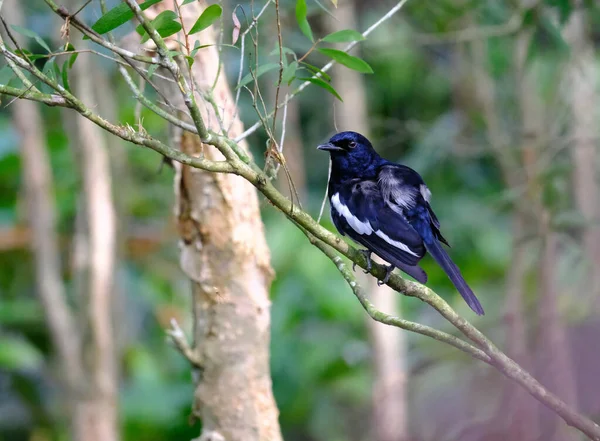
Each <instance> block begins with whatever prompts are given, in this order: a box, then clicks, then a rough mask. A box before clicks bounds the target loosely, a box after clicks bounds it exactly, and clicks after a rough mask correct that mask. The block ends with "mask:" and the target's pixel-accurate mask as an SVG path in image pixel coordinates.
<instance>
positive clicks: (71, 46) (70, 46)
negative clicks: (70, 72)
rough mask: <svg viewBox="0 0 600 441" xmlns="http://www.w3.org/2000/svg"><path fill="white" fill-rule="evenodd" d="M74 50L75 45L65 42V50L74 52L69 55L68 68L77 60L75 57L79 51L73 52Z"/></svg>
mask: <svg viewBox="0 0 600 441" xmlns="http://www.w3.org/2000/svg"><path fill="white" fill-rule="evenodd" d="M75 50H76V49H75V46H73V45H72V44H71V43H67V45H66V46H65V52H74V53H73V55H71V56H70V57H69V69H71V68H72V67H73V65H74V64H75V61H76V60H77V57H78V56H79V53H78V52H75Z"/></svg>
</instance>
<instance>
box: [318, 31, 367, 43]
mask: <svg viewBox="0 0 600 441" xmlns="http://www.w3.org/2000/svg"><path fill="white" fill-rule="evenodd" d="M364 39H365V37H363V35H362V34H361V33H360V32H358V31H355V30H353V29H345V30H343V31H337V32H333V33H332V34H329V35H326V36H325V37H323V39H322V40H323V41H324V42H326V43H347V42H350V41H363V40H364Z"/></svg>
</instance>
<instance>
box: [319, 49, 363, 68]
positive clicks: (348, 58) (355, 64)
mask: <svg viewBox="0 0 600 441" xmlns="http://www.w3.org/2000/svg"><path fill="white" fill-rule="evenodd" d="M319 52H321V53H322V54H323V55H326V56H328V57H330V58H332V59H334V60H335V61H337V62H338V63H340V64H343V65H344V66H346V67H348V68H350V69H352V70H355V71H357V72H361V73H369V74H370V73H373V69H372V68H371V66H369V64H368V63H367V62H366V61H364V60H361V59H360V58H358V57H355V56H353V55H350V54H347V53H346V52H343V51H339V50H337V49H328V48H321V49H319Z"/></svg>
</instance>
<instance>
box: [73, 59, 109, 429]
mask: <svg viewBox="0 0 600 441" xmlns="http://www.w3.org/2000/svg"><path fill="white" fill-rule="evenodd" d="M92 62H93V60H92V59H91V58H90V57H86V56H83V57H81V58H79V59H78V60H77V63H75V65H74V66H73V71H74V73H75V75H76V77H75V80H76V81H75V82H76V86H75V87H76V93H77V96H78V97H79V98H80V99H81V100H83V101H84V102H85V103H87V104H88V105H94V103H96V102H97V98H96V97H95V96H94V90H95V87H94V84H93V78H94V75H93V70H94V68H95V67H94V66H93V65H92ZM76 123H77V133H78V138H77V139H72V140H71V141H72V142H73V143H75V144H76V146H77V147H76V148H77V149H78V150H79V155H78V156H79V160H80V167H81V172H82V177H83V201H82V202H83V204H84V207H85V209H84V213H85V220H84V221H83V222H85V227H86V228H85V232H86V233H87V236H88V237H87V242H88V244H89V256H88V259H89V260H88V263H89V270H88V274H89V276H88V278H87V286H86V290H85V293H84V294H85V301H84V302H82V304H81V309H80V311H79V314H80V315H81V316H82V318H83V319H82V320H81V321H82V323H84V326H86V329H87V334H88V336H89V339H88V341H87V342H86V343H87V344H86V345H85V352H84V354H83V360H82V363H83V365H84V368H85V372H86V379H85V382H84V383H82V384H81V385H80V390H79V391H78V395H79V396H78V400H79V401H78V404H77V408H76V410H75V415H74V421H75V432H76V439H78V440H86V441H113V440H118V439H119V432H118V412H117V407H118V406H117V404H118V393H117V392H118V385H117V374H116V359H115V358H116V354H115V341H114V335H113V334H114V331H113V327H114V326H113V323H112V317H113V288H114V280H113V276H114V264H115V255H116V218H115V209H114V201H113V196H112V177H111V170H110V161H109V157H108V151H107V146H106V142H105V140H106V138H105V136H104V133H103V131H102V129H100V128H99V127H98V126H96V125H95V124H94V123H92V122H91V121H89V120H87V119H85V118H83V117H81V116H79V115H77V116H76Z"/></svg>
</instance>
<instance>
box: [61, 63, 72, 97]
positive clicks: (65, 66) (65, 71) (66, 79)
mask: <svg viewBox="0 0 600 441" xmlns="http://www.w3.org/2000/svg"><path fill="white" fill-rule="evenodd" d="M68 71H69V60H67V61H65V62H64V63H63V68H62V82H63V86H64V88H65V89H67V90H68V91H69V92H71V85H70V84H69V72H68Z"/></svg>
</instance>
